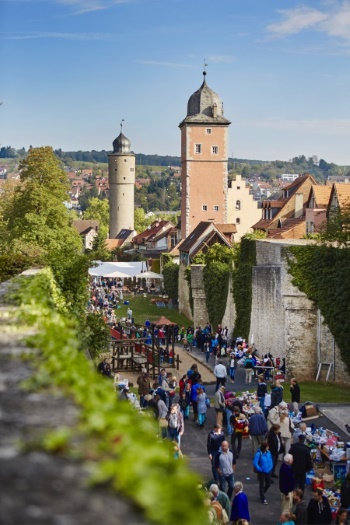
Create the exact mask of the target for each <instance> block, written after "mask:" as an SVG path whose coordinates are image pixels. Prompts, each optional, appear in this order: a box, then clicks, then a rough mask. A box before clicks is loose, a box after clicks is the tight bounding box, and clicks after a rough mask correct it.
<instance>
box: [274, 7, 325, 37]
mask: <svg viewBox="0 0 350 525" xmlns="http://www.w3.org/2000/svg"><path fill="white" fill-rule="evenodd" d="M278 12H279V13H280V14H281V15H282V17H283V20H282V21H281V22H279V23H276V24H270V25H269V26H267V30H268V31H269V32H270V33H273V34H275V35H276V36H285V35H293V34H296V33H300V31H303V30H304V29H309V28H312V27H314V26H315V25H317V24H319V23H320V22H322V21H324V20H325V19H327V14H325V13H323V12H322V11H319V10H318V9H313V8H311V7H297V8H296V9H281V10H279V11H278Z"/></svg>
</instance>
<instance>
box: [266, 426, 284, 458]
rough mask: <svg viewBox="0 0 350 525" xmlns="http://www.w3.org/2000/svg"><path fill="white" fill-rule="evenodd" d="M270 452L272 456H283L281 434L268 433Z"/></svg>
mask: <svg viewBox="0 0 350 525" xmlns="http://www.w3.org/2000/svg"><path fill="white" fill-rule="evenodd" d="M267 442H268V444H269V449H270V452H271V454H272V455H273V456H276V455H277V454H283V452H284V451H285V450H284V445H283V443H282V438H281V432H269V433H268V436H267Z"/></svg>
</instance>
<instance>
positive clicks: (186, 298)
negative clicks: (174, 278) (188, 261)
mask: <svg viewBox="0 0 350 525" xmlns="http://www.w3.org/2000/svg"><path fill="white" fill-rule="evenodd" d="M185 270H186V266H185V265H184V264H182V263H180V267H179V312H181V313H182V314H184V315H186V317H188V318H189V319H191V320H192V319H193V316H192V310H191V305H190V291H189V286H188V282H187V281H186V278H185Z"/></svg>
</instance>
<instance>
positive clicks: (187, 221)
mask: <svg viewBox="0 0 350 525" xmlns="http://www.w3.org/2000/svg"><path fill="white" fill-rule="evenodd" d="M203 76H204V79H203V83H202V85H201V87H200V88H199V89H198V90H197V91H196V92H195V93H193V95H191V97H190V98H189V101H188V104H187V115H186V117H185V118H184V120H183V121H182V122H181V123H180V125H179V128H180V130H181V183H182V194H181V236H182V238H183V239H184V238H185V237H187V236H188V235H189V234H190V233H191V232H192V231H193V230H194V228H195V227H196V226H197V224H199V223H200V222H201V221H211V220H212V221H214V222H217V223H226V222H227V170H228V167H227V161H228V127H229V125H230V124H231V122H230V121H229V120H227V119H226V118H225V117H224V111H223V104H222V102H221V100H220V97H219V96H218V95H217V94H216V93H215V92H214V91H213V90H212V89H210V87H209V86H208V85H207V83H206V80H205V76H206V71H204V72H203Z"/></svg>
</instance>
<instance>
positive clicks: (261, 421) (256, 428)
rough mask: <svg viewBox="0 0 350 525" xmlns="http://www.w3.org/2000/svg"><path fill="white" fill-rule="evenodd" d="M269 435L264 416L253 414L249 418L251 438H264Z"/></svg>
mask: <svg viewBox="0 0 350 525" xmlns="http://www.w3.org/2000/svg"><path fill="white" fill-rule="evenodd" d="M266 433H267V424H266V420H265V418H264V416H263V415H262V414H253V415H252V416H251V417H250V418H249V434H250V435H251V436H263V435H264V434H266Z"/></svg>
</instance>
